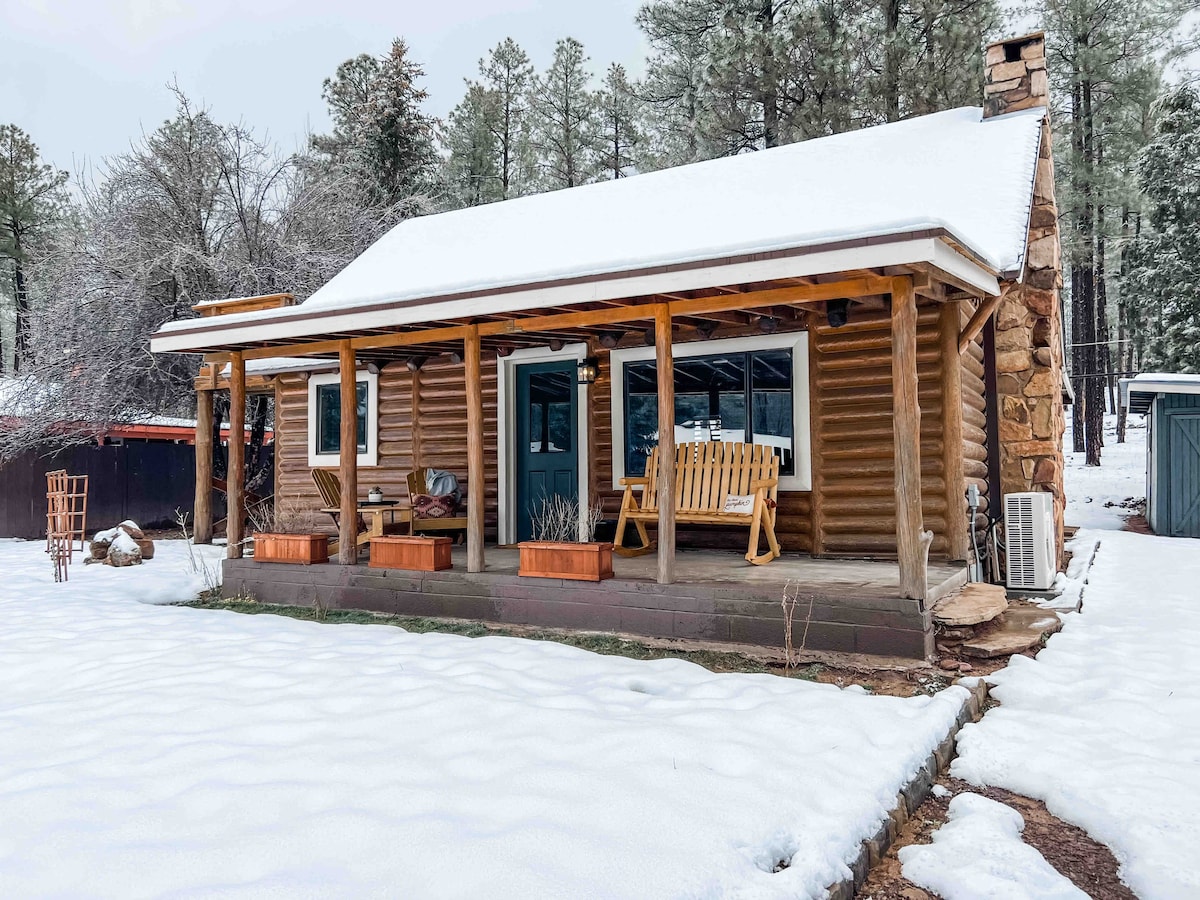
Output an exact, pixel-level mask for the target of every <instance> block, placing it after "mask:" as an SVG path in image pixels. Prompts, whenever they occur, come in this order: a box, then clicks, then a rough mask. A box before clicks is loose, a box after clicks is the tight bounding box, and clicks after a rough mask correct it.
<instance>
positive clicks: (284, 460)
mask: <svg viewBox="0 0 1200 900" xmlns="http://www.w3.org/2000/svg"><path fill="white" fill-rule="evenodd" d="M414 408H416V409H419V410H420V415H419V416H417V417H415V421H414V416H413V409H414ZM465 410H466V387H465V382H464V380H463V367H462V366H461V365H454V364H452V363H450V362H449V361H431V362H428V363H426V364H425V366H423V367H422V368H421V370H420V371H419V372H416V373H413V372H409V371H408V369H407V368H405V367H404V366H401V365H395V364H393V365H392V366H389V367H388V368H386V369H384V370H383V371H382V372H381V373H380V374H379V465H377V466H374V467H372V468H363V469H360V470H359V476H358V493H359V497H360V498H361V499H364V500H365V499H366V497H367V492H368V491H369V490H370V489H371V488H373V487H380V488H382V489H383V493H384V496H386V497H389V498H399V499H406V498H407V497H408V484H407V478H408V473H409V472H411V471H412V470H413V469H415V468H417V467H418V466H432V467H434V468H438V469H445V470H447V471H448V472H453V473H454V474H455V475H457V476H458V479H459V482H460V483H461V485H462V488H463V494H464V496H465V495H466V488H467V417H466V411H465ZM483 410H484V432H485V447H486V448H487V453H486V455H485V459H486V461H487V467H486V473H487V487H486V490H485V492H484V493H485V496H486V497H487V516H486V523H487V527H488V529H489V532H490V536H491V537H492V539H495V532H496V484H497V482H496V454H495V452H494V448H495V446H496V367H495V364H494V362H492V364H491V365H488V364H486V363H485V365H484V372H483ZM275 417H276V428H275V434H276V439H275V452H276V460H277V462H276V466H277V469H276V477H277V481H276V485H277V486H276V497H277V498H278V502H280V503H281V504H286V505H287V506H288V507H290V508H294V509H297V510H300V511H302V512H303V514H304V515H306V517H307V518H308V519H309V521H310V522H311V524H312V527H314V528H316V529H318V530H320V531H325V532H328V533H330V534H333V533H334V531H335V529H334V528H333V522H332V520H331V519H330V518H329V517H328V516H325V515H321V514H316V515H313V514H312V512H311V511H312V510H315V509H319V508H320V507H321V498H320V495H319V494H318V493H317V489H316V487H315V486H314V485H313V481H312V475H311V474H310V469H309V465H308V382H307V381H304V380H302V379H301V378H300V377H298V376H294V375H293V376H281V377H280V379H279V381H278V386H277V390H276V413H275Z"/></svg>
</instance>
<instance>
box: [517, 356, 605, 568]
mask: <svg viewBox="0 0 1200 900" xmlns="http://www.w3.org/2000/svg"><path fill="white" fill-rule="evenodd" d="M587 355H588V345H587V344H584V343H579V344H567V345H566V346H565V347H563V348H562V349H561V350H551V349H550V348H548V347H530V348H528V349H525V350H514V351H513V352H512V355H510V356H498V357H496V394H497V396H496V459H497V466H496V478H497V482H498V484H497V486H496V487H497V490H496V495H497V497H496V499H497V503H498V506H499V509H498V516H497V526H498V531H499V541H500V543H501V544H512V543H515V541H516V536H517V505H516V503H515V502H513V501H514V499H515V490H516V481H517V473H516V462H517V458H516V448H515V446H514V444H513V438H514V436H515V435H514V434H513V430H512V428H511V427H510V426H511V425H512V423H514V422H515V421H516V386H517V379H516V377H515V376H516V367H517V366H519V365H524V364H526V363H544V362H557V361H559V360H564V359H574V360H576V361H577V362H579V361H582V360H584V359H586V358H587ZM576 389H577V390H578V391H579V395H578V398H577V402H576V407H577V409H578V417H577V421H576V424H575V427H576V428H577V429H578V435H577V438H578V440H577V442H576V443H577V445H578V447H579V460H578V463H579V485H578V491H579V508H580V510H581V512H582V511H585V510H587V508H588V505H589V504H590V502H591V500H590V497H589V496H588V482H589V478H588V474H589V473H590V472H591V459H590V447H589V446H588V443H589V442H588V429H587V423H588V408H587V396H588V386H587V385H586V384H580V385H576Z"/></svg>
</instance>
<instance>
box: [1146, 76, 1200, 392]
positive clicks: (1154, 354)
mask: <svg viewBox="0 0 1200 900" xmlns="http://www.w3.org/2000/svg"><path fill="white" fill-rule="evenodd" d="M1155 112H1156V115H1155V122H1154V136H1153V139H1152V140H1151V141H1150V142H1149V144H1147V146H1146V147H1145V149H1144V150H1143V151H1142V153H1141V155H1140V156H1139V158H1138V165H1137V170H1138V180H1139V183H1140V185H1141V188H1142V190H1143V191H1144V192H1145V195H1146V198H1147V200H1148V206H1149V220H1150V225H1151V229H1152V230H1150V231H1149V232H1148V233H1146V234H1143V235H1142V236H1141V238H1140V239H1139V240H1138V241H1137V242H1136V243H1135V245H1134V247H1133V248H1132V249H1131V251H1130V271H1129V281H1130V286H1131V288H1132V289H1133V291H1134V292H1136V294H1137V296H1139V297H1140V299H1141V301H1142V303H1143V304H1144V308H1145V310H1146V312H1147V313H1148V315H1149V317H1150V319H1151V320H1152V322H1153V337H1152V339H1151V341H1150V344H1149V347H1148V348H1147V349H1148V352H1147V354H1146V360H1145V361H1146V364H1147V365H1148V366H1150V367H1152V368H1154V369H1160V370H1163V371H1167V372H1188V373H1200V92H1198V91H1197V89H1196V87H1195V86H1193V85H1189V84H1182V85H1178V86H1176V87H1175V88H1174V89H1173V90H1171V91H1169V92H1168V93H1166V94H1165V95H1164V96H1163V98H1162V99H1161V100H1160V101H1159V103H1158V104H1157V107H1156V110H1155Z"/></svg>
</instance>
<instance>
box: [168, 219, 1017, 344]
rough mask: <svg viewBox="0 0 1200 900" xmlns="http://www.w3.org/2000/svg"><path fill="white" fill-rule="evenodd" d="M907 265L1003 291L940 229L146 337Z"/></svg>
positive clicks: (211, 338)
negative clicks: (482, 301)
mask: <svg viewBox="0 0 1200 900" xmlns="http://www.w3.org/2000/svg"><path fill="white" fill-rule="evenodd" d="M914 264H927V265H931V266H933V267H934V268H936V269H940V270H941V271H943V272H945V273H946V274H947V275H950V276H952V277H953V278H954V279H956V280H958V281H959V282H961V283H963V284H965V285H969V286H970V287H971V288H973V289H975V290H978V291H979V293H980V295H982V296H995V295H997V294H999V293H1000V285H999V282H998V273H997V271H996V270H995V269H993V268H991V267H989V266H988V265H987V264H986V263H985V262H983V261H982V260H981V259H979V258H976V257H974V256H972V255H969V254H968V252H966V251H964V250H962V249H961V242H959V241H957V240H956V239H954V238H953V236H952V235H949V234H948V233H947V232H946V231H945V230H944V229H930V230H927V231H923V232H917V233H911V234H908V235H904V236H889V237H878V238H865V239H860V240H855V241H847V242H843V243H842V244H840V245H838V244H834V245H824V246H822V247H812V248H801V249H798V250H796V251H790V252H772V253H763V254H751V255H748V256H744V257H732V258H727V259H718V260H710V261H707V262H705V263H699V264H688V265H683V266H661V267H656V268H649V269H643V270H639V271H636V272H625V273H616V274H613V275H610V276H595V277H587V278H579V279H564V280H560V281H556V282H548V283H540V284H529V285H521V286H516V287H512V288H506V289H501V290H495V291H475V292H470V293H467V294H457V295H450V296H442V297H429V298H421V299H416V300H406V301H396V302H391V303H381V304H371V305H362V306H356V307H351V308H347V309H320V310H310V311H307V312H306V311H305V309H304V306H303V304H302V305H300V306H297V307H292V308H291V309H289V310H288V313H289V314H287V315H278V316H270V317H266V316H263V317H255V318H246V317H242V316H239V317H238V320H237V321H231V322H226V323H223V322H221V319H220V317H215V318H210V319H203V320H196V324H195V326H194V327H188V328H176V329H171V330H164V331H159V332H158V333H157V334H155V335H153V336H152V338H151V342H150V349H151V350H152V351H153V352H155V353H197V352H204V351H210V350H214V349H217V348H221V347H238V346H246V345H253V344H259V343H263V342H273V343H278V342H281V341H287V340H292V339H295V340H297V341H304V340H311V339H314V338H317V337H320V336H322V335H328V334H346V333H353V332H356V331H366V330H371V329H380V328H393V327H404V326H414V325H420V324H423V323H427V322H444V321H453V320H456V319H462V318H469V317H471V316H477V315H481V314H486V315H502V314H506V313H517V312H523V311H528V310H534V309H540V308H545V307H566V306H572V305H575V304H582V303H594V302H597V301H604V300H620V299H625V298H629V297H641V296H647V295H653V294H662V293H673V292H678V291H689V290H702V289H704V288H711V287H716V286H724V285H734V284H747V283H753V282H765V281H773V280H778V279H785V278H799V277H806V276H817V275H828V274H833V273H840V272H849V271H855V270H861V269H882V268H886V267H889V266H905V265H914ZM484 296H486V297H489V298H490V299H492V300H494V302H493V303H490V304H489V305H488V308H487V310H486V311H485V312H483V313H481V311H480V309H479V299H480V297H484ZM231 318H232V317H231Z"/></svg>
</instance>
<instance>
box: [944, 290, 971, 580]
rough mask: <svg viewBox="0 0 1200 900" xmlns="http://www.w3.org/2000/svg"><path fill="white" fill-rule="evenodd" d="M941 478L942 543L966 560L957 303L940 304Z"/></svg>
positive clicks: (960, 359)
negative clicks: (943, 494) (943, 502)
mask: <svg viewBox="0 0 1200 900" xmlns="http://www.w3.org/2000/svg"><path fill="white" fill-rule="evenodd" d="M938 324H939V327H940V329H941V353H940V357H941V366H942V442H943V443H942V477H943V478H944V479H945V482H946V541H947V544H948V549H949V553H950V558H951V559H962V560H965V559H966V558H967V553H968V549H967V544H968V541H969V534H968V526H967V501H966V494H965V491H966V489H967V480H966V476H965V475H964V473H963V397H962V354H961V353H960V352H959V349H958V332H959V329H960V328H961V327H962V313H961V311H960V308H959V305H958V304H957V303H945V304H943V305H942V311H941V321H940V322H939V323H938Z"/></svg>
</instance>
